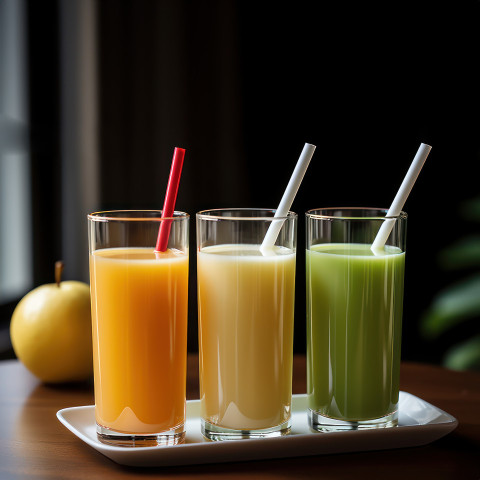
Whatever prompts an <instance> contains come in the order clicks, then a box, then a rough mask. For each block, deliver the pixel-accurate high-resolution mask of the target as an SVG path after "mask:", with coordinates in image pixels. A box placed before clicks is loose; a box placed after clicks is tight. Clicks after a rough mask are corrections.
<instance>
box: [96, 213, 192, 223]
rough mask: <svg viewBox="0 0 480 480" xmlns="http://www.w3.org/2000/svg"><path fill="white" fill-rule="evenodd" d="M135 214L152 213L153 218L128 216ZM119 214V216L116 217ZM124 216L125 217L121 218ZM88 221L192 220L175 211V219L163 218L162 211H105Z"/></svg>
mask: <svg viewBox="0 0 480 480" xmlns="http://www.w3.org/2000/svg"><path fill="white" fill-rule="evenodd" d="M135 213H151V214H154V215H152V216H151V217H135V216H128V215H129V214H135ZM116 214H118V215H119V216H116ZM122 214H124V215H125V216H121V215H122ZM87 218H88V220H91V221H93V222H163V221H165V220H172V221H178V220H184V219H188V218H190V215H189V214H188V213H186V212H181V211H179V210H175V211H174V212H173V217H162V210H104V211H98V212H92V213H89V214H88V215H87Z"/></svg>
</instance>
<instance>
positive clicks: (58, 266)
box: [55, 260, 65, 287]
mask: <svg viewBox="0 0 480 480" xmlns="http://www.w3.org/2000/svg"><path fill="white" fill-rule="evenodd" d="M64 266H65V265H64V263H63V262H62V261H61V260H58V261H56V262H55V282H56V284H57V287H60V282H61V280H62V272H63V267H64Z"/></svg>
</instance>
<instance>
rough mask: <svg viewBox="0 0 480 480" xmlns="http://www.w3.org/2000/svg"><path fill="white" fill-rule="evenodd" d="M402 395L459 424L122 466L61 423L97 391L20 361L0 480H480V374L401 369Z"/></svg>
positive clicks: (3, 407)
mask: <svg viewBox="0 0 480 480" xmlns="http://www.w3.org/2000/svg"><path fill="white" fill-rule="evenodd" d="M401 389H402V390H404V391H407V392H410V393H412V394H414V395H417V396H419V397H421V398H423V399H424V400H426V401H428V402H430V403H432V404H433V405H435V406H437V407H439V408H441V409H442V410H444V411H446V412H448V413H450V414H451V415H453V416H454V417H456V418H457V420H458V421H459V426H458V427H457V429H456V430H455V431H454V432H452V433H450V434H449V435H447V436H445V437H443V438H441V439H439V440H437V441H435V442H433V443H431V444H429V445H426V446H422V447H412V448H402V449H395V450H383V451H378V452H364V453H349V454H337V455H318V456H311V457H297V458H285V459H280V460H264V461H251V462H238V463H228V464H208V465H194V466H187V467H168V468H132V467H123V466H120V465H118V464H116V463H114V462H113V461H111V460H109V459H108V458H106V457H104V456H103V455H101V454H100V453H98V452H97V451H96V450H94V449H92V448H91V447H89V446H88V445H86V444H84V443H83V442H82V441H81V440H79V439H78V438H77V437H76V436H75V435H73V434H72V433H70V432H69V431H68V430H67V429H66V428H65V427H64V426H63V425H61V424H60V422H59V421H58V420H57V419H56V416H55V415H56V412H57V411H58V410H60V409H61V408H66V407H73V406H79V405H91V404H93V386H92V384H91V383H87V384H83V385H64V386H57V387H53V386H46V385H42V384H41V383H40V382H39V381H38V380H36V379H35V378H34V377H33V376H32V375H31V374H30V373H29V372H28V371H27V370H26V369H25V368H24V367H23V366H22V365H21V364H20V363H19V362H17V361H15V360H7V361H3V362H0V479H1V480H8V479H26V478H28V479H48V480H50V479H64V478H65V479H103V480H110V479H117V478H121V479H123V478H128V479H140V478H142V479H144V478H174V479H189V478H196V479H202V478H221V479H223V478H226V479H239V478H249V479H250V480H254V479H257V478H268V479H275V478H282V479H284V478H300V479H303V478H322V479H349V480H352V479H355V480H356V479H362V478H368V479H376V478H385V479H389V480H390V479H396V478H399V479H400V478H401V479H406V480H415V479H430V478H432V479H437V480H438V479H455V480H464V479H467V480H468V479H475V480H478V479H480V374H478V373H473V372H453V371H449V370H445V369H443V368H440V367H437V366H432V365H424V364H415V363H404V364H402V370H401ZM293 392H294V393H304V392H305V357H304V356H295V361H294V381H293ZM187 398H189V399H194V398H198V362H197V357H196V355H189V358H188V381H187Z"/></svg>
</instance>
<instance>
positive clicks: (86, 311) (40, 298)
mask: <svg viewBox="0 0 480 480" xmlns="http://www.w3.org/2000/svg"><path fill="white" fill-rule="evenodd" d="M55 268H56V272H55V277H56V283H51V284H47V285H42V286H40V287H38V288H35V289H34V290H32V291H31V292H29V293H28V294H27V295H25V297H23V298H22V300H20V302H19V303H18V305H17V306H16V308H15V311H14V312H13V315H12V321H11V324H10V337H11V339H12V345H13V349H14V351H15V354H16V355H17V358H18V359H19V360H20V361H21V362H22V363H23V364H24V365H25V366H26V367H27V368H28V369H29V370H30V371H31V372H32V373H33V374H34V375H35V376H37V377H38V378H39V379H40V380H42V381H43V382H46V383H60V382H75V381H81V380H85V379H87V378H89V377H90V376H91V375H92V372H93V366H92V363H93V361H92V327H91V314H90V289H89V287H88V285H87V284H85V283H83V282H77V281H65V282H60V276H61V271H62V269H63V264H62V263H61V262H57V264H56V266H55Z"/></svg>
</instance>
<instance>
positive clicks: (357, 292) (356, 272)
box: [306, 208, 407, 432]
mask: <svg viewBox="0 0 480 480" xmlns="http://www.w3.org/2000/svg"><path fill="white" fill-rule="evenodd" d="M386 213H387V210H384V209H376V208H325V209H315V210H309V211H308V212H307V213H306V222H307V223H306V229H307V231H306V234H307V235H306V237H307V239H306V244H307V245H306V246H307V250H306V273H307V396H308V418H309V424H310V427H311V428H312V430H316V431H323V432H329V431H341V430H359V429H368V428H385V427H393V426H396V425H397V424H398V398H399V376H400V346H401V334H402V311H403V284H404V272H405V235H406V221H407V215H406V213H404V212H401V213H400V215H399V216H398V217H386ZM390 218H392V219H394V220H395V221H394V224H393V228H392V231H391V234H390V236H389V237H388V239H387V242H386V245H385V248H384V251H382V252H380V253H379V252H376V253H375V254H374V253H373V252H372V251H371V249H370V247H371V245H372V243H373V240H374V239H375V236H376V234H377V232H378V230H379V229H380V226H381V225H382V223H383V222H385V221H386V220H388V219H390Z"/></svg>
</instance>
